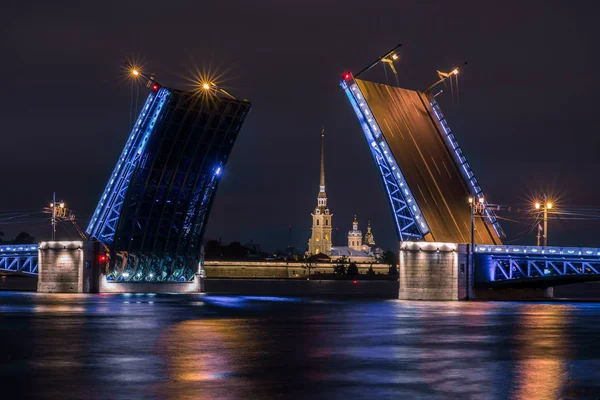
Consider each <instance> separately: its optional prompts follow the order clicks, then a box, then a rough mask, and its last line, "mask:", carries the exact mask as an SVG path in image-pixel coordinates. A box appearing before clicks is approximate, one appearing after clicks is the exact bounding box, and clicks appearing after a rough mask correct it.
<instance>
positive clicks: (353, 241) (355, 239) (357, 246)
mask: <svg viewBox="0 0 600 400" xmlns="http://www.w3.org/2000/svg"><path fill="white" fill-rule="evenodd" d="M362 244H363V234H362V232H361V231H359V230H358V221H357V220H356V215H355V216H354V221H352V230H351V231H348V247H350V248H351V249H353V250H357V251H360V250H361V246H362Z"/></svg>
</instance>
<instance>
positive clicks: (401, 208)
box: [340, 79, 429, 241]
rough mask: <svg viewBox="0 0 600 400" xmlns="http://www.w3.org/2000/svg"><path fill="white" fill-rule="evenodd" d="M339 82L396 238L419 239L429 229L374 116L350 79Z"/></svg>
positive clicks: (402, 239) (401, 239) (358, 89)
mask: <svg viewBox="0 0 600 400" xmlns="http://www.w3.org/2000/svg"><path fill="white" fill-rule="evenodd" d="M340 85H341V86H342V88H343V89H344V91H345V92H346V95H347V96H348V99H350V103H351V104H352V108H353V109H354V112H355V113H356V116H357V117H358V120H359V122H360V125H361V127H362V130H363V132H364V134H365V137H366V138H367V142H368V143H369V148H370V149H371V153H372V154H373V158H374V159H375V163H376V164H377V166H378V168H379V173H380V174H381V178H382V179H383V184H384V186H385V189H386V192H387V195H388V200H389V202H390V205H391V207H392V210H393V213H394V221H395V223H396V231H397V233H398V235H399V237H400V241H405V240H420V239H422V238H423V237H424V236H425V235H427V234H428V233H429V226H427V222H425V218H423V214H422V213H421V209H420V208H419V206H418V204H417V202H416V201H415V199H414V196H413V194H412V192H411V190H410V188H409V186H408V183H407V182H406V179H404V176H403V174H402V171H401V170H400V168H399V167H398V163H397V162H396V160H395V158H394V156H393V154H392V152H391V150H390V149H389V145H388V144H387V142H386V140H385V138H384V137H383V135H382V134H381V129H380V127H379V125H378V124H377V121H376V120H375V116H374V115H373V113H372V112H371V109H370V108H369V106H368V104H367V102H366V101H365V99H364V96H363V94H362V92H361V90H360V88H359V87H358V85H357V84H356V82H355V81H354V80H352V79H351V80H348V81H342V82H341V83H340Z"/></svg>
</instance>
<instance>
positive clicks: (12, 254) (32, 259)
mask: <svg viewBox="0 0 600 400" xmlns="http://www.w3.org/2000/svg"><path fill="white" fill-rule="evenodd" d="M0 270H4V271H11V272H21V273H24V274H37V273H38V245H37V244H28V245H2V246H0Z"/></svg>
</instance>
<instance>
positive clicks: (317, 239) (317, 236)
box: [315, 233, 320, 242]
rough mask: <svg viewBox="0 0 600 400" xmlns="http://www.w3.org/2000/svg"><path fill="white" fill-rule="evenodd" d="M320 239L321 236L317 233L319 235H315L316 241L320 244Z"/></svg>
mask: <svg viewBox="0 0 600 400" xmlns="http://www.w3.org/2000/svg"><path fill="white" fill-rule="evenodd" d="M319 239H320V238H319V234H318V233H317V234H316V235H315V241H317V242H318V241H319Z"/></svg>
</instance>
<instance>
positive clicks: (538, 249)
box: [475, 245, 600, 257]
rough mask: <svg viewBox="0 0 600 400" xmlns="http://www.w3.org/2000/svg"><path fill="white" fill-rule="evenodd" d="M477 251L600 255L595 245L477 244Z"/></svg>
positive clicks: (576, 255) (567, 255) (565, 255)
mask: <svg viewBox="0 0 600 400" xmlns="http://www.w3.org/2000/svg"><path fill="white" fill-rule="evenodd" d="M475 252H476V253H481V254H510V255H526V254H528V255H531V256H539V255H543V256H546V257H550V256H560V257H600V249H598V248H593V247H558V246H546V247H544V246H493V245H477V246H475Z"/></svg>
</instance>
